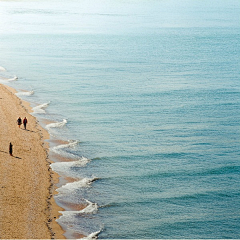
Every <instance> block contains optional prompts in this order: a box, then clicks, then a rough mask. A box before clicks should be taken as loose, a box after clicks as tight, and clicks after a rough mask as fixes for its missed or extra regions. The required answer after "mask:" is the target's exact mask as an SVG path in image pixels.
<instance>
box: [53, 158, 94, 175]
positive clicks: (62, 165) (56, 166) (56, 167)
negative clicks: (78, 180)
mask: <svg viewBox="0 0 240 240" xmlns="http://www.w3.org/2000/svg"><path fill="white" fill-rule="evenodd" d="M90 161H91V160H90V159H88V158H85V157H81V158H80V159H78V160H77V161H71V162H55V163H52V164H51V168H52V170H53V171H54V172H64V173H66V172H68V170H70V169H71V168H81V167H84V166H86V165H87V164H88V163H89V162H90Z"/></svg>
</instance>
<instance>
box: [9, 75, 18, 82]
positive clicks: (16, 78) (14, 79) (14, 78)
mask: <svg viewBox="0 0 240 240" xmlns="http://www.w3.org/2000/svg"><path fill="white" fill-rule="evenodd" d="M6 80H7V81H8V82H11V81H16V80H18V77H17V76H14V77H12V78H8V79H6Z"/></svg>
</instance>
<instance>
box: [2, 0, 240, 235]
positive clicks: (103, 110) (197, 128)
mask: <svg viewBox="0 0 240 240" xmlns="http://www.w3.org/2000/svg"><path fill="white" fill-rule="evenodd" d="M0 6H1V8H0V13H1V14H0V15H1V24H0V33H1V34H0V52H1V57H0V66H1V68H0V79H1V82H3V83H5V84H8V85H10V86H13V87H14V88H16V89H17V90H18V91H19V93H18V96H19V97H20V98H23V99H25V100H27V101H29V102H31V106H32V107H33V110H34V113H33V115H35V116H36V117H37V118H38V119H39V121H40V122H41V124H42V125H43V126H44V127H45V128H46V129H47V130H48V131H49V132H50V134H51V136H52V139H51V141H50V157H52V159H53V160H54V161H56V162H55V163H53V164H52V168H53V170H55V171H56V172H58V173H60V174H61V176H62V177H65V178H66V180H63V179H62V180H61V182H60V184H59V189H58V191H59V194H58V195H57V196H56V201H57V202H58V203H59V204H60V205H61V206H64V207H65V209H66V211H65V212H64V213H63V216H62V217H61V218H60V220H59V223H60V224H62V225H63V226H64V227H65V228H66V229H67V237H69V238H71V237H73V236H75V235H74V234H76V233H83V234H85V235H86V236H88V235H90V234H91V233H99V231H101V232H100V234H99V236H98V237H99V239H107V238H108V239H134V238H135V239H136V238H138V239H140V238H141V239H147V238H148V239H149V238H152V239H156V238H164V239H171V238H232V239H234V238H239V235H240V232H239V229H240V221H239V209H240V206H239V195H240V192H239V182H240V181H239V180H240V179H239V170H240V165H239V155H240V154H239V153H240V151H239V150H240V149H239V148H240V147H239V143H240V142H239V123H240V113H239V100H240V91H239V90H240V82H239V77H240V72H239V53H240V46H239V42H240V41H239V40H240V39H239V32H240V31H239V30H240V28H239V24H238V23H239V14H238V13H239V10H240V4H239V2H238V1H228V3H225V1H212V2H211V3H209V2H208V1H194V2H192V1H155V0H153V1H149V2H146V1H138V2H137V1H114V3H113V2H112V1H107V0H104V1H96V2H93V1H82V2H81V3H79V2H77V1H71V2H69V1H68V2H67V1H61V2H60V3H59V2H55V1H50V2H49V1H48V2H44V4H42V2H40V1H30V2H29V1H18V2H14V1H10V2H9V1H1V2H0ZM84 207H86V208H85V209H84ZM90 238H91V236H90Z"/></svg>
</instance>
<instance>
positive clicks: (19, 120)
mask: <svg viewBox="0 0 240 240" xmlns="http://www.w3.org/2000/svg"><path fill="white" fill-rule="evenodd" d="M17 123H18V127H19V128H20V126H21V124H22V119H21V118H20V117H19V118H18V120H17Z"/></svg>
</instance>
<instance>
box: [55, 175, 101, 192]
mask: <svg viewBox="0 0 240 240" xmlns="http://www.w3.org/2000/svg"><path fill="white" fill-rule="evenodd" d="M97 179H98V178H96V177H92V178H83V179H81V180H79V181H75V182H72V183H67V184H65V185H63V186H62V187H60V188H58V189H57V192H59V193H62V194H64V193H69V192H73V191H76V190H78V189H80V188H86V187H90V185H91V183H92V182H94V181H96V180H97Z"/></svg>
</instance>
